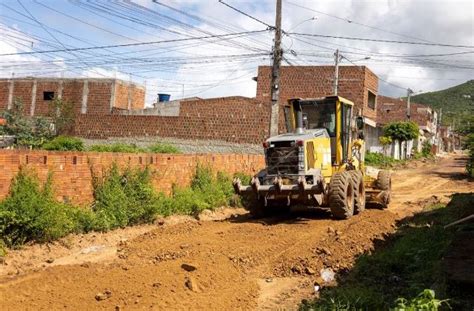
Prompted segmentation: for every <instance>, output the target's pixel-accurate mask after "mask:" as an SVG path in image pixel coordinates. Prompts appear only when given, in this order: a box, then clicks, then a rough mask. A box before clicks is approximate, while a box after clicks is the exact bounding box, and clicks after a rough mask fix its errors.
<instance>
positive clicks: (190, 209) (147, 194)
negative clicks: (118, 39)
mask: <svg viewBox="0 0 474 311" xmlns="http://www.w3.org/2000/svg"><path fill="white" fill-rule="evenodd" d="M152 174H153V173H152V172H151V171H150V169H149V168H145V169H131V168H126V169H124V170H120V169H119V168H118V167H117V166H116V165H112V167H111V168H110V169H109V170H108V171H107V172H105V173H104V175H103V176H102V177H95V178H94V182H93V185H94V203H93V204H92V209H88V208H78V207H75V206H72V205H70V204H66V203H59V202H57V201H55V200H54V195H53V190H52V178H53V177H52V175H50V176H49V177H48V179H47V181H46V183H45V184H44V185H43V186H41V185H40V182H39V180H38V177H37V176H36V175H35V173H34V172H32V171H29V170H28V169H26V168H21V170H20V172H19V173H18V175H17V176H16V177H15V179H14V180H13V182H12V185H11V189H10V193H9V196H8V197H7V198H6V199H5V200H4V201H2V202H0V257H1V254H2V253H4V247H3V246H2V245H6V246H8V247H17V246H20V245H22V244H24V243H26V242H29V241H35V242H49V241H53V240H55V239H58V238H60V237H63V236H65V235H67V234H69V233H73V232H88V231H107V230H111V229H114V228H119V227H125V226H130V225H136V224H140V223H150V222H152V221H153V220H154V219H155V218H156V217H157V215H162V216H168V215H172V214H184V215H195V214H196V213H199V212H201V211H202V210H204V209H211V210H212V209H215V208H217V207H220V206H236V205H239V204H240V201H238V199H235V195H234V193H233V188H232V183H231V178H230V177H229V176H226V175H225V174H223V173H217V174H216V175H215V174H214V173H213V172H212V170H211V169H210V168H209V167H206V166H203V165H198V166H197V168H196V173H195V175H194V177H193V180H192V183H191V186H190V187H188V188H178V187H175V188H174V191H173V194H172V195H171V196H169V197H168V196H165V195H163V194H160V193H157V192H156V191H155V190H154V189H153V185H152Z"/></svg>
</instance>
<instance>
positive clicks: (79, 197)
mask: <svg viewBox="0 0 474 311" xmlns="http://www.w3.org/2000/svg"><path fill="white" fill-rule="evenodd" d="M114 162H115V163H117V164H119V165H121V166H127V165H130V166H132V167H144V166H145V165H149V167H150V168H151V170H152V172H153V185H154V187H155V189H156V190H157V191H162V192H165V193H170V191H171V188H172V185H173V184H176V185H178V186H183V187H185V186H188V185H189V184H190V182H191V178H192V176H193V174H194V171H195V168H196V165H197V164H198V163H201V164H209V165H211V167H212V168H213V169H214V170H215V171H223V172H226V173H228V174H233V173H235V172H243V173H247V174H255V173H257V172H258V171H259V170H260V169H261V168H262V167H263V166H264V159H263V156H259V155H235V154H219V155H212V154H206V155H184V154H183V155H166V154H120V153H92V152H84V153H81V152H78V153H74V152H47V151H18V150H17V151H12V150H1V151H0V171H1V172H2V174H1V175H0V199H3V198H5V197H6V196H7V195H8V191H9V188H10V184H11V180H12V178H14V176H16V174H17V173H18V171H19V169H20V166H21V165H26V166H27V167H30V168H32V169H34V170H35V171H36V173H37V174H38V176H39V177H40V179H41V180H42V181H45V180H46V177H47V175H48V172H52V173H53V187H54V189H55V195H56V199H58V200H60V201H63V200H68V201H71V202H73V203H74V204H79V205H82V204H88V203H91V202H92V200H93V197H92V194H93V188H92V176H93V175H94V176H96V175H100V174H101V173H102V172H104V171H105V170H107V169H108V168H109V167H110V166H111V165H112V163H114Z"/></svg>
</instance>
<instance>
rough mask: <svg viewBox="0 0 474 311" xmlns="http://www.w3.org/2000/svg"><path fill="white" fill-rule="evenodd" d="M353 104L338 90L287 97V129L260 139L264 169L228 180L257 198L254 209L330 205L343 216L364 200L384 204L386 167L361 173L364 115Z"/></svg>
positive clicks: (388, 185) (386, 199)
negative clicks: (374, 174) (322, 94)
mask: <svg viewBox="0 0 474 311" xmlns="http://www.w3.org/2000/svg"><path fill="white" fill-rule="evenodd" d="M353 106H354V104H353V103H352V102H351V101H349V100H347V99H345V98H342V97H340V96H328V97H323V98H313V99H300V98H296V99H291V100H289V101H288V105H287V106H286V107H285V117H286V123H287V128H288V133H286V134H281V135H278V136H275V137H270V138H269V139H267V140H266V141H265V142H264V143H263V147H264V149H265V163H266V167H265V169H263V170H261V171H260V172H259V173H258V174H257V175H255V176H254V177H253V178H252V180H251V183H250V185H242V182H241V180H240V179H238V178H237V179H234V181H233V185H234V189H235V192H236V193H237V194H240V195H243V196H251V197H253V198H255V199H256V200H255V204H252V207H251V210H250V211H251V212H252V213H253V214H255V215H256V216H264V215H267V214H268V213H270V212H271V211H272V210H273V209H274V208H278V207H285V206H286V207H290V206H292V205H306V206H312V207H323V208H329V209H330V211H331V214H332V216H333V217H334V218H336V219H346V218H349V217H351V216H352V215H354V214H357V213H360V212H362V211H363V210H364V209H365V206H366V203H370V204H374V205H378V206H380V207H382V208H386V207H387V206H388V203H389V202H390V191H391V177H390V173H389V172H388V171H385V170H381V171H379V172H378V176H377V178H374V177H370V176H368V175H367V174H366V173H365V167H364V152H365V150H364V149H365V148H364V135H363V132H362V130H363V126H364V118H363V117H362V116H358V117H355V118H354V117H353V115H352V114H353V113H352V111H353ZM353 123H354V125H353Z"/></svg>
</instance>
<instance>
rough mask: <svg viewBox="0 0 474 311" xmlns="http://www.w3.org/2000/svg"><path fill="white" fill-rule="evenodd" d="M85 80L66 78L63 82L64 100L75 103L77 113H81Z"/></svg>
mask: <svg viewBox="0 0 474 311" xmlns="http://www.w3.org/2000/svg"><path fill="white" fill-rule="evenodd" d="M83 88H84V81H82V80H65V81H64V82H63V97H62V98H63V100H65V101H67V102H70V103H73V104H74V112H75V114H79V113H81V105H82V91H83Z"/></svg>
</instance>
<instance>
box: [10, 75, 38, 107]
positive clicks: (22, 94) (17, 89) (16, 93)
mask: <svg viewBox="0 0 474 311" xmlns="http://www.w3.org/2000/svg"><path fill="white" fill-rule="evenodd" d="M7 83H8V82H7ZM32 88H33V81H21V82H17V81H15V86H14V88H13V101H15V99H18V100H21V102H22V103H23V109H24V113H25V114H26V115H29V114H30V107H31V92H32ZM7 97H8V89H7ZM12 105H13V104H12Z"/></svg>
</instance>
